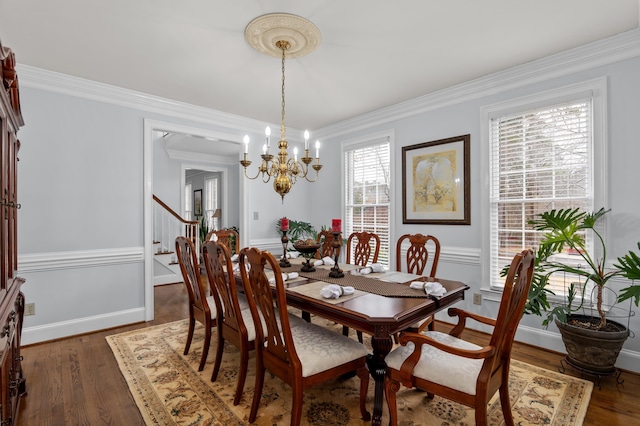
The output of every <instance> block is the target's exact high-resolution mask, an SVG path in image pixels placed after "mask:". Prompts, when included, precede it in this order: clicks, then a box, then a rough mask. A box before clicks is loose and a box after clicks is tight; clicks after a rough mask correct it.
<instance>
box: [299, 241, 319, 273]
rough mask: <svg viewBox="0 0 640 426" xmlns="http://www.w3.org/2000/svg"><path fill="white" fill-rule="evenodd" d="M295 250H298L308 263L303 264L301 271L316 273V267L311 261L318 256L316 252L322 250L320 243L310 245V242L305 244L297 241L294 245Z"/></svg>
mask: <svg viewBox="0 0 640 426" xmlns="http://www.w3.org/2000/svg"><path fill="white" fill-rule="evenodd" d="M293 248H294V249H296V250H297V251H298V252H300V254H301V255H302V257H304V258H305V259H307V261H306V262H304V263H303V264H302V267H301V268H300V271H302V272H313V271H315V270H316V268H314V266H313V265H312V264H311V262H310V261H311V259H313V258H314V257H315V256H316V252H317V251H318V249H319V248H320V244H319V243H309V242H303V241H296V242H295V243H293Z"/></svg>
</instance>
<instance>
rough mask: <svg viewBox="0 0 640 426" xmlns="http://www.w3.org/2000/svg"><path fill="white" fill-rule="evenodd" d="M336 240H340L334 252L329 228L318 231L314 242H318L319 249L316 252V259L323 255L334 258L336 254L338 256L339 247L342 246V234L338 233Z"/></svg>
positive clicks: (323, 256) (331, 233) (321, 257)
mask: <svg viewBox="0 0 640 426" xmlns="http://www.w3.org/2000/svg"><path fill="white" fill-rule="evenodd" d="M338 240H339V241H340V247H338V249H337V253H334V248H333V232H331V230H329V229H325V230H323V231H320V232H318V237H317V239H316V242H318V243H320V249H319V250H318V251H317V252H316V259H323V258H325V257H327V256H328V257H330V258H332V259H333V258H334V257H335V255H336V254H337V255H338V256H340V248H341V247H342V234H339V236H338Z"/></svg>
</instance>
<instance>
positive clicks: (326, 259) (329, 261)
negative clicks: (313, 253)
mask: <svg viewBox="0 0 640 426" xmlns="http://www.w3.org/2000/svg"><path fill="white" fill-rule="evenodd" d="M335 264H336V262H335V261H334V260H333V259H332V258H330V257H329V256H325V257H323V258H322V259H318V260H316V261H315V262H313V266H320V265H329V266H333V265H335Z"/></svg>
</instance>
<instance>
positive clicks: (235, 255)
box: [231, 253, 240, 262]
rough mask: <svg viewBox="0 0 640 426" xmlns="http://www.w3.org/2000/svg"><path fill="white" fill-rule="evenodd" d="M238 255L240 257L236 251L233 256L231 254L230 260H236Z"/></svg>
mask: <svg viewBox="0 0 640 426" xmlns="http://www.w3.org/2000/svg"><path fill="white" fill-rule="evenodd" d="M239 257H240V256H238V253H236V254H234V255H233V256H231V261H232V262H237V261H238V258H239Z"/></svg>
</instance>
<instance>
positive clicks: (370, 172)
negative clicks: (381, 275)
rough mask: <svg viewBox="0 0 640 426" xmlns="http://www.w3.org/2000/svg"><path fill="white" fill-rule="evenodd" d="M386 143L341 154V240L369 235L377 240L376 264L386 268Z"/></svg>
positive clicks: (388, 149) (388, 155) (387, 241)
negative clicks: (342, 198) (343, 188)
mask: <svg viewBox="0 0 640 426" xmlns="http://www.w3.org/2000/svg"><path fill="white" fill-rule="evenodd" d="M390 155H391V153H390V144H389V142H386V141H385V142H383V143H372V144H371V145H368V146H364V147H362V146H361V147H359V148H357V149H352V150H348V151H345V176H346V179H345V208H346V211H345V218H346V224H345V236H348V235H350V234H351V233H352V232H362V231H367V232H372V233H375V234H377V235H378V237H379V238H380V254H379V256H378V263H381V264H383V265H386V266H389V257H390V256H389V185H390V182H389V166H390Z"/></svg>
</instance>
